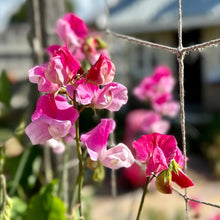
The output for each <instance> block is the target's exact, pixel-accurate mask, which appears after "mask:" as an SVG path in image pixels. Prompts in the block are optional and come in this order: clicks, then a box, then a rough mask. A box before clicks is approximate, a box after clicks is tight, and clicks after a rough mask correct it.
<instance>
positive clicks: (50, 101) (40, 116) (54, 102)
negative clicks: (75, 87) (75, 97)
mask: <svg viewBox="0 0 220 220" xmlns="http://www.w3.org/2000/svg"><path fill="white" fill-rule="evenodd" d="M78 117H79V113H78V112H77V110H76V109H74V107H73V106H72V105H69V104H68V103H67V100H66V98H65V97H63V96H61V95H57V96H56V97H55V98H54V96H53V95H51V94H48V95H44V96H41V97H40V98H39V100H38V102H37V107H36V110H35V112H34V114H33V115H32V122H31V123H30V124H29V125H28V126H27V127H26V129H25V132H26V134H27V135H28V137H29V138H30V140H31V142H32V144H33V145H36V144H44V143H45V142H46V141H47V140H50V139H51V138H54V139H56V140H59V139H60V138H63V137H65V136H66V135H68V134H69V132H70V131H71V129H72V127H73V125H74V123H75V121H76V120H77V118H78Z"/></svg>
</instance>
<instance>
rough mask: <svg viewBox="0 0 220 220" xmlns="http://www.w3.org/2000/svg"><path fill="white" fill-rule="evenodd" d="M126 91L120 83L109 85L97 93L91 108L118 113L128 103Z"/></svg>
mask: <svg viewBox="0 0 220 220" xmlns="http://www.w3.org/2000/svg"><path fill="white" fill-rule="evenodd" d="M127 93H128V91H127V88H126V87H125V86H123V85H122V84H120V83H110V84H108V85H106V86H104V87H103V88H102V89H100V90H99V91H97V93H96V95H95V96H94V98H93V99H92V106H94V107H95V108H96V109H108V110H110V111H118V110H119V109H120V108H121V106H122V105H124V104H126V103H127V101H128V95H127Z"/></svg>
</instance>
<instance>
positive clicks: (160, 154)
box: [133, 133, 177, 176]
mask: <svg viewBox="0 0 220 220" xmlns="http://www.w3.org/2000/svg"><path fill="white" fill-rule="evenodd" d="M133 147H134V148H135V150H136V152H137V159H138V160H140V161H141V162H146V163H147V168H146V175H147V176H151V175H152V173H155V174H156V173H159V172H161V171H163V170H166V169H168V164H169V163H170V162H171V160H172V159H173V158H174V156H175V153H176V147H177V142H176V139H175V138H174V137H173V136H171V135H163V134H159V133H153V134H147V135H143V136H141V138H139V139H138V140H136V141H134V142H133Z"/></svg>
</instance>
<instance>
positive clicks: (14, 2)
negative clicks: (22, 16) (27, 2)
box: [0, 0, 24, 32]
mask: <svg viewBox="0 0 220 220" xmlns="http://www.w3.org/2000/svg"><path fill="white" fill-rule="evenodd" d="M23 2H24V0H0V32H1V31H3V30H4V29H5V27H6V25H7V23H8V21H9V18H10V16H11V15H12V14H13V13H14V12H15V11H17V10H18V8H19V6H20V5H21V4H22V3H23Z"/></svg>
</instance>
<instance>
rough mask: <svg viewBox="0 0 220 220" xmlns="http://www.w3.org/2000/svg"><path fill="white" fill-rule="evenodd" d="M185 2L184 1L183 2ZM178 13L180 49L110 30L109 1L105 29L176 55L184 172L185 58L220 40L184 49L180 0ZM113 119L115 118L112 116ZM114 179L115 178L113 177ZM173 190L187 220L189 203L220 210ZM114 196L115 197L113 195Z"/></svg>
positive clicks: (185, 158)
mask: <svg viewBox="0 0 220 220" xmlns="http://www.w3.org/2000/svg"><path fill="white" fill-rule="evenodd" d="M183 1H184V0H183ZM177 10H178V13H179V22H178V47H170V46H167V45H162V44H157V43H153V42H151V41H146V40H141V39H138V38H136V37H131V36H128V35H123V34H119V33H115V32H113V31H111V30H110V26H109V6H108V0H105V17H106V27H105V34H107V35H111V36H113V37H115V38H119V39H122V40H125V41H128V42H132V43H135V44H138V45H141V46H144V47H149V48H159V49H162V50H166V51H168V52H170V53H172V54H174V55H176V58H177V61H178V67H179V68H178V74H179V94H180V95H179V99H180V108H181V109H180V127H181V136H182V148H183V154H184V160H185V165H184V170H185V171H186V170H187V144H186V128H185V100H184V95H185V93H184V58H185V56H186V55H187V53H189V52H192V51H198V52H201V51H202V50H204V49H206V48H208V47H211V46H217V45H218V44H220V38H217V39H214V40H210V41H207V42H203V43H201V44H195V45H192V46H188V47H183V44H182V42H183V39H182V30H183V28H182V0H178V9H177ZM111 117H114V116H113V115H111ZM113 177H114V176H113ZM114 178H115V177H114ZM112 184H114V186H113V187H112V189H113V190H115V183H114V181H112ZM195 187H196V186H195ZM173 190H174V191H175V192H176V193H177V194H178V195H179V196H181V197H182V198H183V199H184V201H185V219H186V220H188V219H189V210H188V201H193V202H197V203H201V204H204V205H207V206H211V207H215V208H220V205H218V204H214V203H209V202H205V201H201V200H197V199H193V198H190V197H189V196H188V193H187V189H185V192H184V193H181V192H180V191H179V190H177V189H176V188H174V187H173ZM113 195H115V194H114V193H113Z"/></svg>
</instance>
